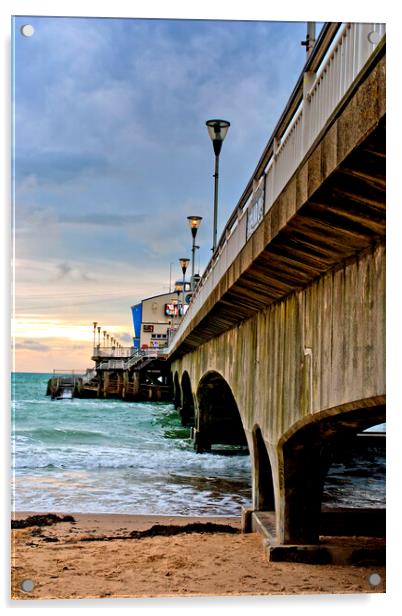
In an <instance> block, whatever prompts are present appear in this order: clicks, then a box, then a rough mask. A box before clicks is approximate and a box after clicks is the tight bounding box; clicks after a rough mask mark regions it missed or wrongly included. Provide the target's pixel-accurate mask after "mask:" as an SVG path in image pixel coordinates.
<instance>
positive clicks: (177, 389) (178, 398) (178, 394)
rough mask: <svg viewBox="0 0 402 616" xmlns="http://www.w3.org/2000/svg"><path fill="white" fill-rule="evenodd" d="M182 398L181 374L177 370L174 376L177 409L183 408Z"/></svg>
mask: <svg viewBox="0 0 402 616" xmlns="http://www.w3.org/2000/svg"><path fill="white" fill-rule="evenodd" d="M181 398H182V396H181V389H180V382H179V375H178V372H177V370H176V372H175V373H174V377H173V404H174V408H175V409H179V408H181Z"/></svg>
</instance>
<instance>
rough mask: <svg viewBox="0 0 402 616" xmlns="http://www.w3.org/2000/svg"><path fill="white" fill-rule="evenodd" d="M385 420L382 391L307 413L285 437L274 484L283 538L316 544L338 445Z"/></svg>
mask: <svg viewBox="0 0 402 616" xmlns="http://www.w3.org/2000/svg"><path fill="white" fill-rule="evenodd" d="M384 421H385V398H384V397H382V396H381V397H377V398H372V399H370V400H360V401H355V402H353V403H348V404H345V405H342V406H339V407H335V408H332V409H326V410H324V411H321V412H319V413H315V414H314V415H311V416H307V417H305V418H303V419H302V420H300V421H298V422H297V423H296V424H295V425H294V426H292V427H291V428H290V429H289V430H288V431H287V432H286V433H285V434H284V435H283V436H282V438H281V439H280V441H279V443H278V448H277V467H278V471H277V473H276V475H277V476H276V485H275V501H276V511H277V516H276V526H277V535H278V538H279V540H280V542H281V543H299V544H311V543H318V540H319V530H320V521H321V503H322V492H323V486H324V481H325V477H326V475H327V472H328V469H329V467H330V464H331V461H332V455H333V451H334V448H335V447H340V446H344V445H345V443H347V442H348V441H349V439H350V438H352V437H354V436H355V435H356V434H357V433H358V432H361V431H362V430H365V429H367V428H369V427H371V426H374V425H376V424H379V423H383V422H384ZM279 478H280V479H279Z"/></svg>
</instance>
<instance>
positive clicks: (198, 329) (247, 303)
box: [174, 116, 386, 355]
mask: <svg viewBox="0 0 402 616" xmlns="http://www.w3.org/2000/svg"><path fill="white" fill-rule="evenodd" d="M385 183H386V180H385V116H384V117H383V118H382V119H381V121H380V122H379V123H378V125H377V126H376V128H375V129H374V130H373V131H372V132H371V134H370V135H369V136H367V137H366V138H365V139H364V140H363V141H362V142H361V143H360V144H359V145H357V147H356V148H355V149H354V150H353V151H352V152H351V153H350V154H349V155H348V156H347V157H346V158H345V159H344V160H343V162H342V163H341V164H340V165H339V166H338V167H337V168H336V170H335V171H333V172H332V174H331V175H329V176H328V177H327V179H326V180H325V181H324V182H323V183H322V184H321V186H320V187H319V188H318V189H317V190H316V191H315V192H313V193H312V194H311V196H310V197H309V198H308V200H307V201H306V202H305V203H304V204H303V205H302V206H301V207H300V208H299V209H298V210H297V212H296V213H295V214H294V216H293V217H291V218H290V219H289V220H288V221H287V222H286V224H284V225H282V227H281V225H280V223H279V220H280V210H279V207H278V206H280V205H281V203H280V202H276V203H275V204H274V206H273V207H272V209H271V211H270V212H269V215H270V216H271V228H277V229H278V232H277V234H276V235H275V237H271V239H270V241H269V243H268V244H267V245H266V246H265V248H264V250H262V251H261V252H260V254H259V255H258V256H257V257H256V258H255V259H254V260H253V262H252V264H251V265H250V267H249V268H248V269H246V270H245V271H244V272H243V273H241V274H240V275H239V277H238V278H237V280H236V281H235V282H234V283H233V285H232V286H229V285H227V282H226V280H227V278H226V277H227V276H228V275H229V276H230V273H229V274H228V273H227V274H226V275H225V276H224V277H223V279H222V281H221V283H219V285H218V289H217V290H215V291H213V293H212V295H214V296H215V298H214V301H215V302H216V303H215V304H213V303H212V301H210V300H207V302H206V303H210V306H211V308H210V310H205V312H204V314H203V315H201V317H198V316H196V319H197V321H198V320H199V319H200V320H199V322H198V323H197V324H195V323H194V324H193V325H194V327H193V329H192V330H191V331H190V333H189V334H188V336H187V337H186V338H185V340H183V342H182V344H181V345H179V347H178V349H177V350H176V352H175V353H174V355H182V354H183V353H186V352H189V351H191V350H193V349H194V348H195V347H197V346H198V345H200V344H202V343H204V342H206V341H207V340H209V339H211V338H213V337H216V336H218V335H219V334H221V333H223V332H224V331H226V330H228V329H230V328H232V327H233V326H235V325H236V324H238V323H240V322H241V321H242V320H244V319H247V318H249V317H251V316H252V315H253V314H255V313H256V312H258V311H260V310H262V309H263V308H264V307H266V306H268V305H269V304H271V303H273V302H275V301H278V300H280V299H282V298H284V297H285V296H286V295H288V294H289V293H292V292H294V291H296V290H298V289H302V288H304V287H305V286H307V285H308V284H310V283H311V282H312V281H313V280H314V279H316V278H318V277H319V276H321V275H323V274H324V273H325V272H328V271H329V270H331V269H333V268H336V267H337V266H340V265H341V264H342V263H344V262H345V260H347V259H348V258H351V257H353V256H354V255H357V254H359V253H361V252H363V251H364V250H366V249H370V248H372V247H373V245H375V244H376V243H377V242H383V241H384V237H385ZM275 218H276V220H275ZM261 224H262V225H263V224H264V221H263V222H262V223H261ZM250 241H252V238H251V239H250V240H249V242H250ZM246 248H247V245H246V246H245V247H244V248H243V250H245V249H246ZM239 258H240V260H241V254H240V255H239V256H238V257H237V259H239ZM233 267H236V266H235V265H232V266H230V268H229V270H230V269H231V268H233ZM239 273H240V272H239ZM225 285H226V286H227V287H228V288H227V289H225V288H224V287H225ZM219 287H220V288H221V289H222V291H223V293H222V292H220V291H219ZM221 293H222V294H221ZM218 294H219V295H218Z"/></svg>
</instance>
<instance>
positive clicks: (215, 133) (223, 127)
mask: <svg viewBox="0 0 402 616" xmlns="http://www.w3.org/2000/svg"><path fill="white" fill-rule="evenodd" d="M206 125H207V128H208V133H209V136H210V137H211V140H212V145H213V146H214V152H215V156H219V154H220V151H221V148H222V143H223V141H224V139H225V137H226V133H227V132H228V128H229V126H230V122H227V121H226V120H208V121H207V122H206Z"/></svg>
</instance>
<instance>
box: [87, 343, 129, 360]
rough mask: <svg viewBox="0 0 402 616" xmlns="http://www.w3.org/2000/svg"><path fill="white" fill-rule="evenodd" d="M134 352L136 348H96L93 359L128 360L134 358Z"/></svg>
mask: <svg viewBox="0 0 402 616" xmlns="http://www.w3.org/2000/svg"><path fill="white" fill-rule="evenodd" d="M134 350H135V349H134V347H120V348H117V347H100V346H96V347H94V350H93V357H112V358H113V357H116V358H127V357H131V356H132V354H133V352H134Z"/></svg>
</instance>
